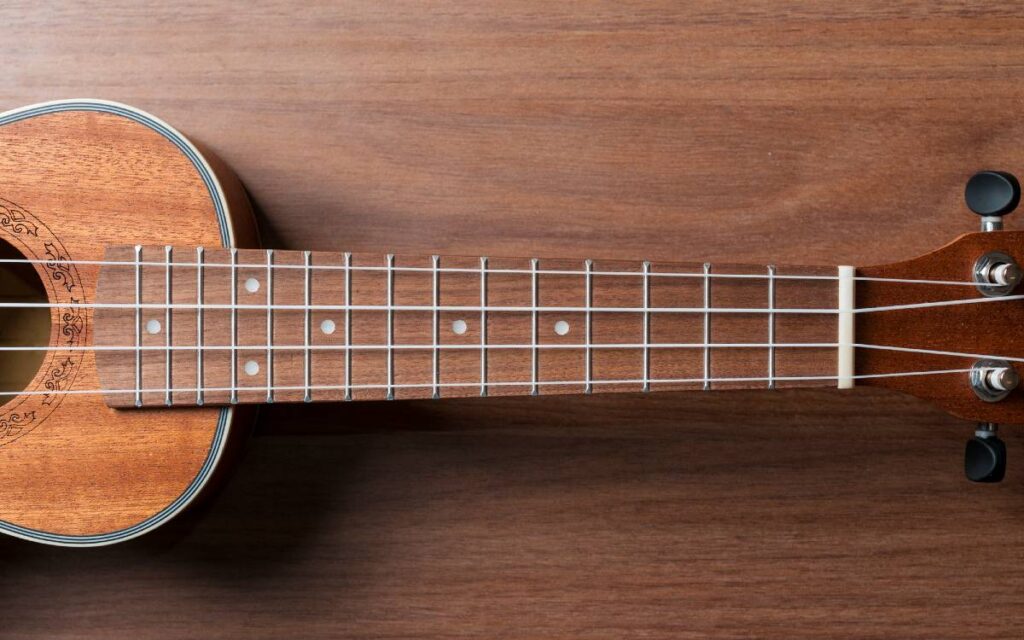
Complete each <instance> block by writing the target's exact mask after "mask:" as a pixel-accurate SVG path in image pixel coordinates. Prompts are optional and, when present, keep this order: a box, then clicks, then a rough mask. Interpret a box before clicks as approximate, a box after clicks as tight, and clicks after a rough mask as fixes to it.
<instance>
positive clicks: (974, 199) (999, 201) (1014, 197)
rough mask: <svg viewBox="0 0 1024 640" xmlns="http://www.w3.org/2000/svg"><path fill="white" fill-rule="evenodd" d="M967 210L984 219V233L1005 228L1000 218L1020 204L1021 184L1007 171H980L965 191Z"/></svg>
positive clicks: (969, 181) (969, 182) (968, 182)
mask: <svg viewBox="0 0 1024 640" xmlns="http://www.w3.org/2000/svg"><path fill="white" fill-rule="evenodd" d="M964 200H965V201H966V202H967V208H968V209H970V210H971V211H973V212H974V213H976V214H978V215H979V216H981V217H982V220H981V229H982V231H998V230H999V229H1002V228H1003V223H1002V220H1001V219H1000V218H1002V216H1005V215H1006V214H1008V213H1010V212H1011V211H1013V210H1014V209H1016V208H1017V205H1018V204H1019V203H1020V183H1019V182H1018V181H1017V178H1015V177H1014V176H1013V174H1012V173H1008V172H1006V171H979V172H978V173H976V174H974V175H973V176H971V179H970V180H968V181H967V186H966V188H965V189H964Z"/></svg>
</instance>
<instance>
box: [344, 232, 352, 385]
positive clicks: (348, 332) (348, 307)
mask: <svg viewBox="0 0 1024 640" xmlns="http://www.w3.org/2000/svg"><path fill="white" fill-rule="evenodd" d="M351 346H352V254H351V253H348V252H346V253H345V400H351V399H352V349H351V348H350V347H351Z"/></svg>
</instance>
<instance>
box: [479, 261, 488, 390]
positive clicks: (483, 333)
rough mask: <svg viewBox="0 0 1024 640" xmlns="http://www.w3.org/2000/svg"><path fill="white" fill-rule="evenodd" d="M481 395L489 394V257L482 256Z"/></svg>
mask: <svg viewBox="0 0 1024 640" xmlns="http://www.w3.org/2000/svg"><path fill="white" fill-rule="evenodd" d="M480 395H481V396H486V395H487V258H480Z"/></svg>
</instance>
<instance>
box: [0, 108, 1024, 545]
mask: <svg viewBox="0 0 1024 640" xmlns="http://www.w3.org/2000/svg"><path fill="white" fill-rule="evenodd" d="M0 148H2V149H3V154H2V156H0V175H2V176H3V177H2V180H0V185H2V186H0V363H2V364H0V471H2V474H3V478H4V483H5V487H6V489H7V490H6V491H5V492H4V499H3V500H2V501H0V531H3V532H5V533H7V534H10V535H13V536H17V537H21V538H24V539H27V540H32V541H36V542H42V543H49V544H55V545H66V546H92V545H103V544H110V543H114V542H119V541H123V540H127V539H130V538H133V537H135V536H138V535H140V534H142V533H145V532H147V531H151V530H153V529H154V528H156V527H159V526H160V525H161V524H163V523H165V522H167V521H168V520H169V519H170V518H172V517H173V516H175V515H176V514H178V513H180V512H181V511H182V510H183V509H184V508H185V507H186V506H188V505H189V504H190V503H193V502H194V501H195V500H196V499H197V497H199V496H200V495H203V494H206V493H208V491H209V489H210V488H211V487H213V486H214V485H215V484H216V482H217V480H218V479H219V478H221V477H223V475H224V474H225V470H226V469H227V468H228V467H229V462H230V461H231V459H232V458H233V457H234V456H235V455H236V454H237V451H238V447H239V443H240V442H241V441H242V440H243V439H244V436H245V434H246V430H247V427H248V426H249V425H250V424H251V423H252V420H253V414H254V410H255V408H256V407H257V406H258V405H259V404H262V403H271V402H345V401H361V400H404V399H413V398H437V399H444V398H452V397H466V396H503V395H546V394H555V393H557V394H589V393H604V392H613V391H614V392H630V393H646V392H651V391H681V390H704V391H709V390H710V391H718V390H729V389H785V388H793V387H834V388H837V389H841V390H842V389H850V388H852V387H855V386H860V385H866V386H878V387H886V388H889V389H895V390H898V391H901V392H904V393H908V394H911V395H913V396H916V397H918V398H923V399H925V400H928V401H931V402H932V403H934V404H935V405H937V406H938V407H940V408H942V409H944V410H945V411H947V412H949V413H951V414H953V415H955V416H958V417H961V418H963V419H966V420H970V421H973V422H976V423H978V425H979V426H978V427H977V431H976V432H975V435H974V437H972V438H971V439H970V440H969V441H968V443H967V447H966V456H965V471H966V473H967V476H968V477H969V478H970V479H972V480H975V481H983V482H994V481H998V480H1000V479H1001V478H1002V477H1003V474H1004V470H1005V464H1006V449H1005V446H1004V445H1003V443H1002V442H1001V441H1000V440H999V438H998V437H997V436H996V428H997V427H996V425H997V424H999V423H1015V422H1017V423H1019V422H1024V395H1022V393H1021V392H1020V391H1019V390H1018V389H1017V387H1018V383H1019V375H1018V370H1019V369H1020V368H1021V363H1022V362H1024V358H1021V357H1016V356H1014V355H1012V354H1013V353H1015V350H1016V347H1015V345H1016V341H1015V340H1014V338H1013V336H1014V328H1015V327H1020V326H1022V325H1024V305H1022V304H1021V302H1020V301H1021V298H1022V297H1024V295H1022V294H1018V293H1015V289H1016V287H1017V285H1018V283H1019V281H1020V280H1021V270H1020V267H1019V266H1018V263H1019V261H1020V260H1021V259H1022V258H1024V234H1022V233H1021V232H1015V231H1004V230H1003V229H1002V224H1001V216H1002V215H1004V214H1006V213H1008V212H1009V211H1011V210H1012V209H1013V208H1014V207H1015V206H1016V205H1017V203H1018V201H1019V198H1020V187H1019V185H1018V184H1017V181H1016V180H1015V179H1014V178H1013V177H1012V176H1011V175H1009V174H1006V173H1001V172H994V171H985V172H981V173H979V174H977V175H975V176H974V177H972V178H971V179H970V180H969V181H968V183H967V187H966V199H967V203H968V206H969V207H970V208H971V209H972V210H973V211H974V212H975V213H978V214H979V215H981V216H982V217H981V220H982V231H981V232H978V233H970V234H967V235H963V236H961V237H959V238H957V239H956V240H954V241H953V242H951V243H950V244H948V245H946V246H945V247H942V248H940V249H938V250H937V251H935V252H933V253H931V254H928V255H925V256H922V257H919V258H916V259H913V260H909V261H906V262H900V263H895V264H888V265H881V266H869V267H856V268H855V267H852V266H836V267H821V266H784V265H749V264H686V263H674V264H670V263H658V262H644V261H634V262H623V261H609V260H586V261H578V260H562V259H550V260H549V259H536V258H507V257H500V258H499V257H463V256H452V257H449V256H444V257H441V256H406V255H393V254H387V253H381V254H376V255H366V254H352V253H330V252H319V251H282V250H263V249H260V248H259V238H258V235H257V230H256V226H255V224H254V219H253V216H252V211H251V208H250V205H249V202H248V200H247V197H246V194H245V191H244V190H243V188H242V186H241V184H240V183H239V181H238V180H237V179H236V178H235V176H234V175H232V173H231V172H230V171H229V170H228V168H227V167H226V166H224V165H223V164H222V163H221V162H220V161H218V160H217V158H215V157H214V156H213V155H211V154H210V153H207V152H205V151H204V150H203V149H202V148H201V147H199V146H197V145H195V144H194V143H192V142H190V141H189V140H188V139H186V138H185V137H184V136H183V135H182V134H180V133H179V132H177V131H176V130H175V129H173V128H172V127H171V126H169V125H168V124H166V123H164V122H162V121H160V120H158V119H157V118H155V117H153V116H151V115H149V114H146V113H143V112H142V111H139V110H137V109H133V108H131V107H128V106H125V105H121V104H116V103H112V102H103V101H96V100H73V101H60V102H50V103H45V104H39V105H35V106H31V107H26V108H23V109H17V110H15V111H10V112H7V113H4V114H2V115H0Z"/></svg>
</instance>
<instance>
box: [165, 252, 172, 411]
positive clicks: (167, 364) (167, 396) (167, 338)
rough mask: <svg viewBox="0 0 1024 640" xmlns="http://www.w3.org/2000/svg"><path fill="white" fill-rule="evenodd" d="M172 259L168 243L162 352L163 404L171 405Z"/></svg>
mask: <svg viewBox="0 0 1024 640" xmlns="http://www.w3.org/2000/svg"><path fill="white" fill-rule="evenodd" d="M173 260H174V248H173V247H171V246H170V245H167V246H166V247H164V264H165V265H166V267H165V270H164V300H165V301H166V302H167V309H166V310H165V311H164V344H165V346H166V347H167V349H166V353H164V380H165V381H166V383H167V393H165V394H164V404H165V405H167V406H168V407H169V406H171V404H172V403H173V402H172V400H173V399H172V398H171V391H170V390H171V386H172V385H171V301H172V295H171V286H172V278H171V262H172V261H173Z"/></svg>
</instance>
